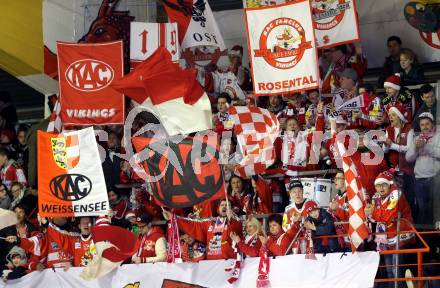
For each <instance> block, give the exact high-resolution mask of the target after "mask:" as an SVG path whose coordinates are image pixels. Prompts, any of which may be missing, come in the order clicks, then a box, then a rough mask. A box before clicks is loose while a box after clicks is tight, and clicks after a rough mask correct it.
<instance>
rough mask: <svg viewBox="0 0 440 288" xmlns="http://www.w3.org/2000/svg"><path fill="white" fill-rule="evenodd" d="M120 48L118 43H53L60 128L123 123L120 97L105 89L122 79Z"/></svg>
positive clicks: (119, 42) (121, 95)
mask: <svg viewBox="0 0 440 288" xmlns="http://www.w3.org/2000/svg"><path fill="white" fill-rule="evenodd" d="M122 47H123V46H122V41H116V42H106V43H93V44H78V43H66V42H58V43H57V49H58V71H59V73H58V75H59V85H60V96H59V101H60V109H61V110H60V117H61V121H62V122H63V124H64V125H95V124H97V125H101V124H123V123H124V113H125V107H124V103H125V101H124V95H123V94H122V93H120V92H117V91H114V90H113V89H111V88H110V87H109V86H110V84H111V83H112V82H113V81H116V80H118V79H121V78H122V77H123V75H124V65H123V53H122Z"/></svg>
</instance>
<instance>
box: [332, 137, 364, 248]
mask: <svg viewBox="0 0 440 288" xmlns="http://www.w3.org/2000/svg"><path fill="white" fill-rule="evenodd" d="M337 141H338V140H337ZM337 145H338V149H339V153H340V155H341V157H342V166H343V169H344V176H345V186H346V187H347V197H348V213H349V219H348V222H349V225H348V236H349V237H350V242H351V248H352V251H353V252H355V251H356V249H357V248H358V247H359V245H361V244H362V243H363V241H364V240H365V239H366V238H367V237H368V227H367V224H366V216H365V212H364V206H365V205H364V204H365V203H364V197H363V190H364V188H363V186H362V182H361V181H360V179H359V174H358V172H357V169H356V165H355V164H354V162H353V160H352V159H351V158H350V157H349V155H347V153H346V149H345V146H344V143H341V142H340V141H338V142H337Z"/></svg>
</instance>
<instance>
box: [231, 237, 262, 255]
mask: <svg viewBox="0 0 440 288" xmlns="http://www.w3.org/2000/svg"><path fill="white" fill-rule="evenodd" d="M237 246H238V250H239V251H240V252H241V253H243V254H244V255H246V256H248V257H258V255H259V254H260V248H261V241H260V238H259V237H258V235H254V236H252V237H250V238H248V239H244V240H240V242H238V243H237Z"/></svg>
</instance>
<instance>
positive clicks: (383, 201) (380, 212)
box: [369, 185, 414, 245]
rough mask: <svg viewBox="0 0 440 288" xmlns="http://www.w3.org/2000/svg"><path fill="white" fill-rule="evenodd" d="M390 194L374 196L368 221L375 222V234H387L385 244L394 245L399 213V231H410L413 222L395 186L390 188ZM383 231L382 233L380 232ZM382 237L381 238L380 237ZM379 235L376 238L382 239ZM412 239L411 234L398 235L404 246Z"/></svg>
mask: <svg viewBox="0 0 440 288" xmlns="http://www.w3.org/2000/svg"><path fill="white" fill-rule="evenodd" d="M390 189H391V192H390V193H389V194H388V195H387V196H386V197H382V196H380V194H379V193H376V194H374V196H373V199H372V202H373V204H374V210H373V213H372V215H370V216H369V220H370V221H372V222H376V223H378V224H377V227H378V228H377V230H378V231H377V232H387V235H386V244H388V245H395V244H396V241H397V218H398V213H400V219H401V221H400V231H410V230H412V226H411V223H412V222H413V219H412V215H411V207H410V206H409V204H408V202H407V201H406V198H405V195H404V194H403V193H402V191H400V190H399V188H398V187H397V186H395V185H392V186H391V188H390ZM381 230H383V231H381ZM382 237H383V236H382ZM382 237H380V235H378V236H376V242H377V238H382ZM413 237H414V234H413V233H402V234H400V241H401V244H402V245H403V244H405V242H407V241H408V240H410V239H412V238H413Z"/></svg>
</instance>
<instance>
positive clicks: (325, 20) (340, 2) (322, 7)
mask: <svg viewBox="0 0 440 288" xmlns="http://www.w3.org/2000/svg"><path fill="white" fill-rule="evenodd" d="M347 9H350V2H347V0H314V1H313V2H312V14H313V20H315V21H314V25H315V29H318V30H330V29H332V28H333V27H335V26H337V25H338V24H339V23H340V22H341V21H342V19H343V18H344V14H345V10H347Z"/></svg>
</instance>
